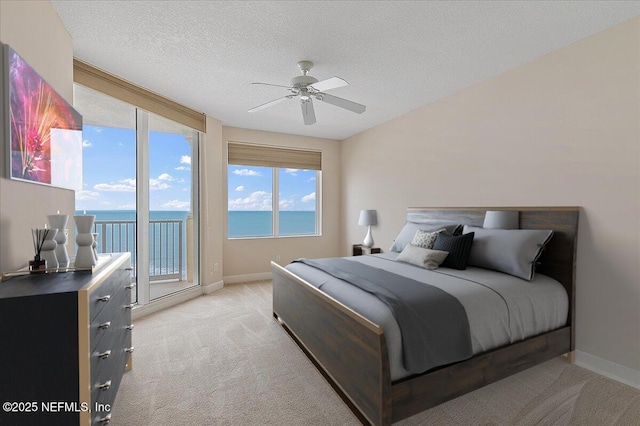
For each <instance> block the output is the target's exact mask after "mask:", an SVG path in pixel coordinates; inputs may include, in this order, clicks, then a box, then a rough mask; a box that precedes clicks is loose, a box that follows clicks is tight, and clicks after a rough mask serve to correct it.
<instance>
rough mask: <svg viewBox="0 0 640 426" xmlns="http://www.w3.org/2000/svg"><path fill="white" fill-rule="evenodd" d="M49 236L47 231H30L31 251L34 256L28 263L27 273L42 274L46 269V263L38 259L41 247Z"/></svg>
mask: <svg viewBox="0 0 640 426" xmlns="http://www.w3.org/2000/svg"><path fill="white" fill-rule="evenodd" d="M48 236H49V229H32V230H31V237H32V239H33V251H34V252H35V256H34V257H33V260H30V261H29V271H31V273H39V272H44V271H45V270H46V269H47V261H46V260H44V259H41V258H40V254H41V253H42V246H43V245H44V242H45V240H46V239H47V237H48Z"/></svg>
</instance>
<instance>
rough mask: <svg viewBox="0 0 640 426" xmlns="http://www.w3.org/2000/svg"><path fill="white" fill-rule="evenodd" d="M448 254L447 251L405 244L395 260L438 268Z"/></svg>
mask: <svg viewBox="0 0 640 426" xmlns="http://www.w3.org/2000/svg"><path fill="white" fill-rule="evenodd" d="M448 254H449V252H448V251H442V250H431V249H426V248H423V247H418V246H414V245H413V244H407V246H406V247H405V248H404V250H402V252H401V253H400V254H399V255H398V257H397V258H396V260H397V261H398V262H405V263H411V264H412V265H416V266H420V267H421V268H425V269H438V266H440V264H441V263H442V262H444V259H446V257H447V255H448Z"/></svg>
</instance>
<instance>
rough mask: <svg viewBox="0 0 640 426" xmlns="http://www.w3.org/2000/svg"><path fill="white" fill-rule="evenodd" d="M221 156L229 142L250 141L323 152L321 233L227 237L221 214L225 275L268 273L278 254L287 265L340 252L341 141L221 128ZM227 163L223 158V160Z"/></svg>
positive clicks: (225, 207) (225, 196) (224, 195)
mask: <svg viewBox="0 0 640 426" xmlns="http://www.w3.org/2000/svg"><path fill="white" fill-rule="evenodd" d="M222 140H223V143H224V149H225V151H224V158H225V159H226V144H227V142H228V141H234V142H251V143H260V144H268V145H278V146H283V147H296V148H306V149H316V150H320V151H322V169H323V170H322V197H323V198H322V235H321V236H318V237H287V238H258V239H232V240H229V239H227V237H226V235H227V215H226V214H225V215H224V234H223V235H222V237H223V239H224V244H223V249H224V276H225V277H229V276H236V275H247V274H256V273H262V272H269V262H270V261H272V260H273V261H275V260H276V256H277V255H280V256H281V257H280V262H279V263H280V264H282V265H286V264H287V263H289V262H291V261H292V260H293V259H296V258H298V257H330V256H336V255H338V253H339V241H340V143H339V142H337V141H334V140H330V139H319V138H311V137H307V136H294V135H286V134H282V133H271V132H262V131H257V130H246V129H238V128H234V127H223V128H222ZM225 163H226V160H225ZM226 173H227V171H226V164H225V167H224V192H223V197H224V201H223V202H224V210H223V211H224V212H226V210H227V189H226V188H227V174H226Z"/></svg>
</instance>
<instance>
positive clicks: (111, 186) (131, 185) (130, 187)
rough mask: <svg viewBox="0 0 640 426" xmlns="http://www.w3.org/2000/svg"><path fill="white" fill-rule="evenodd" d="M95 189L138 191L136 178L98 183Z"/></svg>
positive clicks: (94, 186)
mask: <svg viewBox="0 0 640 426" xmlns="http://www.w3.org/2000/svg"><path fill="white" fill-rule="evenodd" d="M93 189H95V190H96V191H107V192H136V180H135V179H122V180H120V181H118V183H114V182H112V183H98V184H96V185H93Z"/></svg>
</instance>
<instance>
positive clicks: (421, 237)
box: [411, 228, 445, 249]
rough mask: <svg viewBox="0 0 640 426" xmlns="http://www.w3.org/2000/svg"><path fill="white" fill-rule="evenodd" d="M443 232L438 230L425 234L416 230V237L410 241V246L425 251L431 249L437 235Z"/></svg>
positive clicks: (425, 232)
mask: <svg viewBox="0 0 640 426" xmlns="http://www.w3.org/2000/svg"><path fill="white" fill-rule="evenodd" d="M444 231H445V230H444V228H443V229H439V230H437V231H435V232H427V231H423V230H422V229H418V230H417V231H416V235H414V236H413V240H411V244H412V245H414V246H418V247H422V248H426V249H432V248H433V245H434V244H435V243H436V238H438V234H439V233H441V232H444Z"/></svg>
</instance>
